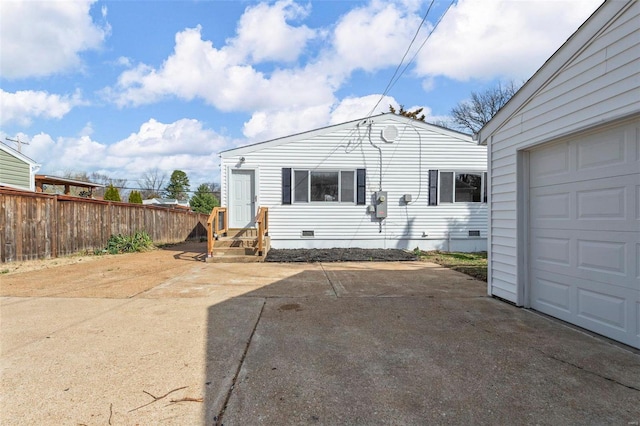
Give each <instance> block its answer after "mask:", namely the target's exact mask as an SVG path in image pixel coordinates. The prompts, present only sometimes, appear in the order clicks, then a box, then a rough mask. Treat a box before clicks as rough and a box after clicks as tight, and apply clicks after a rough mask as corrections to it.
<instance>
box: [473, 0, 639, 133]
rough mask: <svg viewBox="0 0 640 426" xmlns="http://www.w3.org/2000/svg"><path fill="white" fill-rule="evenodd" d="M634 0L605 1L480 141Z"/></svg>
mask: <svg viewBox="0 0 640 426" xmlns="http://www.w3.org/2000/svg"><path fill="white" fill-rule="evenodd" d="M634 1H635V0H627V1H619V0H607V1H605V2H604V3H603V4H602V5H601V6H600V7H599V8H598V9H597V10H596V11H595V12H594V13H593V14H592V15H591V16H590V17H589V18H588V19H587V20H586V21H585V22H584V23H583V24H582V25H581V26H580V28H578V30H577V31H576V32H575V33H573V35H572V36H571V37H569V39H567V41H566V42H565V43H564V44H563V45H562V46H560V48H559V49H558V50H557V51H556V52H555V53H554V54H553V55H552V56H551V57H550V58H549V59H548V60H547V61H546V62H545V63H544V64H543V65H542V67H540V69H538V71H536V73H535V74H534V75H533V76H532V77H531V78H530V79H529V80H528V81H527V82H526V83H525V84H524V85H523V86H522V87H521V88H520V90H518V92H516V94H515V95H514V96H513V97H512V98H511V99H510V100H509V102H507V104H506V105H504V106H503V107H502V108H501V109H500V111H498V113H497V114H496V115H495V116H494V117H493V118H492V119H491V120H490V121H489V122H488V123H487V124H485V126H484V127H483V128H482V129H480V131H479V132H478V141H479V143H481V144H483V145H486V144H487V140H488V138H489V137H490V136H491V135H493V134H495V133H496V132H497V131H498V130H499V129H500V128H501V127H502V126H503V125H505V123H506V122H507V121H509V119H510V118H512V117H513V116H514V115H516V114H518V112H519V111H520V110H522V109H523V108H524V107H525V106H526V105H527V104H528V103H529V101H530V100H531V99H532V98H533V97H535V96H536V95H537V94H538V93H539V92H540V91H541V90H543V89H544V88H545V87H546V86H547V85H548V84H549V83H550V82H551V81H552V80H553V79H554V78H555V77H556V76H557V75H558V74H559V73H561V72H562V71H563V70H564V68H565V67H566V66H567V65H569V64H570V63H571V62H572V60H573V59H574V58H575V57H576V56H578V55H579V54H580V53H581V52H583V51H584V50H585V49H586V48H587V47H588V46H590V45H591V43H592V42H593V41H594V40H595V39H596V38H597V36H598V35H599V34H601V33H602V32H604V31H605V30H606V29H607V28H608V27H609V25H610V24H611V23H612V22H613V21H614V20H615V18H616V17H617V16H619V15H621V14H622V13H624V11H625V10H627V9H628V8H629V7H630V6H631V5H632V4H633V3H634Z"/></svg>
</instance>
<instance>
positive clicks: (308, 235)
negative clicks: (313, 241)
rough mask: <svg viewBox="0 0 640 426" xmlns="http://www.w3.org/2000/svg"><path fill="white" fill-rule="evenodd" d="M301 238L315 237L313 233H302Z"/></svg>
mask: <svg viewBox="0 0 640 426" xmlns="http://www.w3.org/2000/svg"><path fill="white" fill-rule="evenodd" d="M302 236H303V237H314V236H315V231H302Z"/></svg>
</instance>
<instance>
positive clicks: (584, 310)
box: [577, 289, 626, 331]
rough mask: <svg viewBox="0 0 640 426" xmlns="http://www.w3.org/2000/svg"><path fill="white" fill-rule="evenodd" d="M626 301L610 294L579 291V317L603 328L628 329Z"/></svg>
mask: <svg viewBox="0 0 640 426" xmlns="http://www.w3.org/2000/svg"><path fill="white" fill-rule="evenodd" d="M625 304H626V299H625V297H615V296H611V294H609V293H602V292H600V291H591V290H586V289H578V306H577V308H578V316H579V317H582V318H584V319H585V321H592V322H596V323H598V324H599V325H601V326H603V327H614V328H617V329H618V330H620V331H625V328H626V309H625Z"/></svg>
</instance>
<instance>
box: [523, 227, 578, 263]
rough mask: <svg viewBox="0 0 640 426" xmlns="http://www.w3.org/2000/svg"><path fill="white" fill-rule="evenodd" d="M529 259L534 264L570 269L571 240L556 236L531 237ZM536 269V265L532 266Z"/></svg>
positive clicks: (537, 235) (538, 235)
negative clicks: (540, 263)
mask: <svg viewBox="0 0 640 426" xmlns="http://www.w3.org/2000/svg"><path fill="white" fill-rule="evenodd" d="M532 241H533V244H532V245H531V247H532V249H531V258H532V259H533V260H534V262H542V263H547V264H554V265H558V266H560V267H565V268H569V267H571V266H572V265H571V251H572V250H571V244H572V241H571V238H569V237H561V236H558V235H554V234H550V235H540V234H534V235H532ZM534 267H536V265H534Z"/></svg>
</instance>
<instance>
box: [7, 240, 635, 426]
mask: <svg viewBox="0 0 640 426" xmlns="http://www.w3.org/2000/svg"><path fill="white" fill-rule="evenodd" d="M202 252H204V246H202ZM201 259H202V253H199V252H198V247H196V246H194V245H191V246H188V247H180V246H177V247H172V248H166V249H165V250H160V251H156V252H151V253H143V254H139V255H127V256H124V257H117V256H116V257H105V258H104V259H100V260H95V261H92V262H91V267H90V268H88V267H86V266H87V265H83V264H76V265H75V266H74V265H68V266H60V267H56V268H51V269H49V270H46V271H32V272H25V273H20V274H10V275H4V276H0V294H2V295H3V297H2V298H0V372H1V376H0V423H1V424H3V425H23V424H51V425H58V424H74V425H77V424H86V425H105V424H112V425H118V424H124V425H135V424H140V425H143V424H169V425H185V424H189V425H195V424H206V425H212V424H221V423H223V424H225V425H246V424H345V423H346V424H460V423H478V424H496V423H520V424H623V425H629V424H637V422H640V354H639V352H638V351H637V350H633V349H631V348H628V347H625V346H622V345H618V344H614V343H612V342H610V341H609V340H607V339H604V338H601V337H597V336H593V335H590V334H588V333H585V332H583V331H581V330H578V329H575V328H573V327H569V326H566V325H564V324H563V323H561V322H559V321H556V320H553V319H549V318H547V317H544V316H541V315H539V314H536V313H533V312H531V311H527V310H523V309H519V308H516V307H514V306H511V305H508V304H506V303H503V302H500V301H498V300H495V299H491V298H487V297H486V296H485V292H486V284H485V283H482V282H478V281H475V280H473V279H469V277H467V276H466V275H463V274H460V273H457V272H453V271H450V270H447V269H444V268H441V267H439V266H437V265H432V264H428V263H421V262H408V263H404V262H403V263H371V262H367V263H342V264H334V263H331V264H295V265H291V264H251V265H246V264H236V265H229V264H207V263H204V262H201V261H198V260H201ZM148 264H151V265H153V268H150V267H147V266H145V265H148ZM115 268H119V269H117V270H116V269H115ZM156 398H157V400H156Z"/></svg>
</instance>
